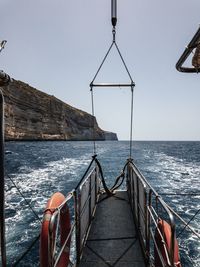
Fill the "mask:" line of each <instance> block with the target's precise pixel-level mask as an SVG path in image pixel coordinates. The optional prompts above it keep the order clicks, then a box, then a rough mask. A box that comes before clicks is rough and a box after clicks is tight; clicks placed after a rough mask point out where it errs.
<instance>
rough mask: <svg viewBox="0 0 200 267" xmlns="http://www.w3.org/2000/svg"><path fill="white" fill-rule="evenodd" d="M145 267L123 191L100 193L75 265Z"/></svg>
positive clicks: (85, 266) (80, 266) (126, 197)
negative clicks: (79, 257) (110, 194)
mask: <svg viewBox="0 0 200 267" xmlns="http://www.w3.org/2000/svg"><path fill="white" fill-rule="evenodd" d="M100 266H101V267H107V266H110V267H111V266H115V267H145V266H146V265H145V261H144V257H143V254H142V250H141V247H140V242H139V239H138V236H137V233H136V229H135V225H134V222H133V216H132V213H131V208H130V205H129V203H128V196H127V192H126V191H117V193H116V195H115V196H113V197H109V198H106V195H102V196H101V197H100V200H99V204H98V205H97V209H96V213H95V217H94V220H93V222H92V225H91V229H90V233H89V236H88V240H87V242H86V245H85V247H84V249H83V256H82V258H81V262H80V264H79V267H100Z"/></svg>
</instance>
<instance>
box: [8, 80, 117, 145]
mask: <svg viewBox="0 0 200 267" xmlns="http://www.w3.org/2000/svg"><path fill="white" fill-rule="evenodd" d="M3 94H4V98H5V139H6V140H91V139H93V128H94V129H95V131H94V132H95V138H96V139H97V140H107V139H109V140H111V139H112V140H117V135H116V134H115V133H110V132H105V131H103V130H102V129H100V128H99V126H98V124H97V122H96V119H95V118H94V117H93V116H92V115H90V114H88V113H86V112H84V111H81V110H78V109H76V108H74V107H72V106H70V105H68V104H66V103H64V102H62V101H60V100H59V99H57V98H55V97H54V96H51V95H48V94H45V93H43V92H41V91H39V90H37V89H35V88H33V87H31V86H29V85H28V84H25V83H23V82H21V81H16V80H13V81H12V82H11V83H10V84H9V85H8V86H5V87H3ZM93 126H94V127H93Z"/></svg>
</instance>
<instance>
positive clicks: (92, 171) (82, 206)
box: [48, 160, 101, 267]
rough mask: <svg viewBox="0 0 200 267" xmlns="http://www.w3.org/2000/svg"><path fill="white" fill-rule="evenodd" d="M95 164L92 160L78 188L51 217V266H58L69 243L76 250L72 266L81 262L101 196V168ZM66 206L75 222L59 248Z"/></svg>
mask: <svg viewBox="0 0 200 267" xmlns="http://www.w3.org/2000/svg"><path fill="white" fill-rule="evenodd" d="M93 163H94V161H93V160H92V162H91V164H90V165H89V167H88V169H87V170H86V172H85V174H84V175H83V177H82V179H81V180H80V182H79V183H78V185H77V187H76V188H75V189H74V190H73V191H71V192H70V193H68V195H67V196H66V199H65V201H63V203H62V204H61V205H60V206H59V207H58V208H57V209H56V210H55V211H54V212H53V214H52V216H51V219H50V224H49V232H48V235H49V237H48V238H49V240H50V242H49V243H50V244H51V245H50V246H49V248H48V251H49V262H50V263H51V265H50V266H53V267H56V266H57V265H58V263H59V260H60V257H61V255H62V253H63V251H64V250H65V248H66V246H67V244H68V242H71V243H73V247H74V248H75V253H74V254H75V257H74V258H75V259H74V261H75V262H74V263H72V262H71V260H70V263H71V265H72V266H76V265H77V264H78V263H79V262H80V257H81V254H82V250H83V247H84V244H85V242H86V238H87V235H88V231H89V228H90V224H91V221H92V218H93V216H94V212H95V209H96V204H97V201H98V197H99V194H100V184H101V181H100V173H99V168H98V166H97V165H96V164H93ZM93 165H94V166H93ZM70 201H73V204H70ZM66 204H67V205H68V207H70V208H71V214H70V217H71V220H73V222H72V224H71V229H70V231H69V234H68V236H67V237H66V240H65V241H64V242H63V245H62V247H59V248H57V247H56V246H57V243H58V242H57V240H58V237H59V220H60V214H61V212H62V209H63V208H65V206H66ZM55 229H56V231H55ZM51 240H55V242H51ZM52 246H53V247H52ZM57 250H59V251H57ZM52 255H53V257H52ZM52 259H53V262H52Z"/></svg>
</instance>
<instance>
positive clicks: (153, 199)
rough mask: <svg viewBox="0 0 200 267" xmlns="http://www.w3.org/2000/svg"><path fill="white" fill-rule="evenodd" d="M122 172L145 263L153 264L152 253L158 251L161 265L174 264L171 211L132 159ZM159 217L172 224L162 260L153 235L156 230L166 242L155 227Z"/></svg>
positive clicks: (173, 225)
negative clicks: (166, 250)
mask: <svg viewBox="0 0 200 267" xmlns="http://www.w3.org/2000/svg"><path fill="white" fill-rule="evenodd" d="M125 173H126V181H127V191H128V195H129V199H130V205H131V209H132V212H133V216H134V221H135V224H136V227H137V230H138V234H139V239H140V243H141V246H142V249H143V253H144V256H145V258H146V261H147V263H148V265H149V266H152V264H153V262H154V260H153V258H154V255H155V253H157V255H158V257H159V260H160V262H161V264H162V265H161V266H160V267H166V266H168V267H169V266H171V267H174V246H175V223H174V218H173V214H172V213H171V211H170V210H169V208H168V206H167V205H166V203H165V202H164V201H163V200H162V198H161V197H160V196H159V195H158V194H157V192H156V191H155V190H154V189H153V188H152V186H151V185H150V184H149V183H148V182H147V180H146V179H145V177H144V176H143V175H142V174H141V172H140V171H139V170H138V168H137V167H136V165H135V164H134V163H133V162H131V161H130V162H129V163H128V164H127V165H126V168H125ZM160 218H162V219H164V220H166V221H167V222H168V223H169V225H170V227H171V243H170V249H169V252H167V253H166V258H167V259H166V260H164V259H163V256H162V255H161V253H160V250H159V248H158V247H159V245H158V243H157V240H156V238H155V232H156V230H157V231H158V234H159V235H160V236H161V238H162V241H163V242H165V238H164V236H163V234H162V233H161V231H160V230H159V229H158V220H159V219H160ZM166 261H167V263H166Z"/></svg>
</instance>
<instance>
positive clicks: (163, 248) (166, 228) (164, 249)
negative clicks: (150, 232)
mask: <svg viewBox="0 0 200 267" xmlns="http://www.w3.org/2000/svg"><path fill="white" fill-rule="evenodd" d="M158 229H159V230H160V232H161V233H162V236H163V238H164V241H165V242H163V239H162V237H161V235H160V233H159V231H158ZM155 239H156V243H157V246H158V248H159V250H160V253H161V254H162V257H163V260H164V262H165V263H166V266H168V264H167V254H168V255H169V252H170V246H171V226H170V225H169V224H168V223H167V222H166V221H165V220H161V219H159V221H158V227H157V228H156V231H155ZM154 256H155V267H161V266H163V265H162V263H161V260H160V257H159V255H158V251H157V249H156V248H154ZM174 266H175V267H181V262H180V256H179V247H178V241H177V239H176V238H175V243H174Z"/></svg>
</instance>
